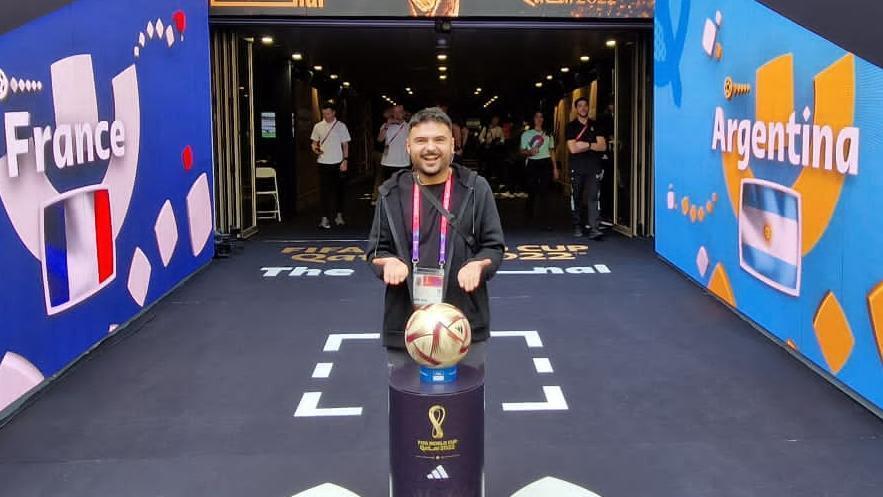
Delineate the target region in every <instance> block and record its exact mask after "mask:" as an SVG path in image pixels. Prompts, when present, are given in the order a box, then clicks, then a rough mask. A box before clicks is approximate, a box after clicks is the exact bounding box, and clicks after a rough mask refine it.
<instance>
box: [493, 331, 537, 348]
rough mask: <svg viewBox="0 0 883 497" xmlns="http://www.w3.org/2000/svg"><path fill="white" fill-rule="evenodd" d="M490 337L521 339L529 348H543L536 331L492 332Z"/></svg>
mask: <svg viewBox="0 0 883 497" xmlns="http://www.w3.org/2000/svg"><path fill="white" fill-rule="evenodd" d="M491 336H492V337H523V338H524V341H525V342H526V343H527V346H528V347H529V348H532V349H534V348H539V347H542V346H543V341H542V340H541V339H540V334H539V333H537V331H536V330H526V331H492V332H491Z"/></svg>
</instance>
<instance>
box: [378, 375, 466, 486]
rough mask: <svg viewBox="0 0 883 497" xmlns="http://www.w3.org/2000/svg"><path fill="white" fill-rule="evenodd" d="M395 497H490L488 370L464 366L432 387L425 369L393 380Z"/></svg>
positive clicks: (391, 440)
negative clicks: (487, 487) (486, 442)
mask: <svg viewBox="0 0 883 497" xmlns="http://www.w3.org/2000/svg"><path fill="white" fill-rule="evenodd" d="M389 455H390V497H448V496H457V497H482V496H483V495H484V478H483V473H484V371H483V370H481V369H478V368H476V367H473V366H469V365H465V364H460V365H459V366H458V371H457V377H456V379H455V380H453V381H450V382H446V383H428V382H425V381H421V379H420V366H418V365H417V364H405V365H403V366H399V367H396V368H395V369H393V371H392V373H391V375H390V379H389Z"/></svg>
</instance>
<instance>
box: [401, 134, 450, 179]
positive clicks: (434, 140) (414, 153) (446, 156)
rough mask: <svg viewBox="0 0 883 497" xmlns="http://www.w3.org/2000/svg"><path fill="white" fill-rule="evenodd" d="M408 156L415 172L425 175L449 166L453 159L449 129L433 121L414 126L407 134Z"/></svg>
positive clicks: (435, 172) (433, 173)
mask: <svg viewBox="0 0 883 497" xmlns="http://www.w3.org/2000/svg"><path fill="white" fill-rule="evenodd" d="M408 155H410V156H411V164H413V165H414V167H415V168H416V169H417V171H418V172H421V173H423V174H426V175H435V174H437V173H438V172H439V171H441V170H442V169H443V168H445V167H448V166H450V165H451V162H452V160H453V157H454V137H453V135H452V134H451V128H449V127H447V126H446V125H444V124H442V123H438V122H435V121H426V122H424V123H420V124H418V125H416V126H414V127H413V128H412V129H411V132H410V133H409V134H408Z"/></svg>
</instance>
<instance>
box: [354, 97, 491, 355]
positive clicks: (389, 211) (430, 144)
mask: <svg viewBox="0 0 883 497" xmlns="http://www.w3.org/2000/svg"><path fill="white" fill-rule="evenodd" d="M451 128H452V126H451V120H450V118H449V117H448V116H447V115H446V114H445V113H444V112H442V111H441V109H438V108H430V109H424V110H422V111H420V112H418V113H416V114H414V117H413V118H412V119H411V122H410V123H409V132H408V154H409V155H410V157H411V164H412V166H413V170H412V169H408V170H402V171H398V172H396V173H394V174H393V176H392V177H391V178H390V179H388V180H387V181H386V182H384V183H383V185H381V186H380V190H379V192H380V196H379V199H378V202H377V208H376V210H375V212H374V222H373V225H372V227H371V233H370V238H369V241H368V248H367V254H368V257H367V259H368V262H369V263H371V266H372V268H373V269H374V271H375V274H376V275H377V276H378V277H379V278H380V279H382V280H383V282H384V283H385V284H386V296H385V309H384V313H383V344H384V345H385V346H386V347H389V348H394V349H401V348H404V346H405V341H404V329H405V324H406V323H407V320H408V318H409V317H410V315H411V313H413V312H414V305H415V303H416V302H415V300H418V299H419V298H421V297H420V292H415V288H414V287H415V282H414V278H413V275H414V272H415V271H414V270H415V269H417V268H419V269H420V270H421V271H426V270H432V271H436V270H439V269H440V270H441V272H443V274H442V275H441V278H442V280H443V281H442V283H441V293H440V298H441V301H442V302H445V303H448V304H451V305H453V306H455V307H457V308H459V309H460V310H461V311H462V312H463V314H465V315H466V317H467V319H469V324H470V325H471V326H472V340H473V341H474V342H480V341H483V340H485V339H487V338H488V337H489V336H490V304H489V297H488V290H487V281H488V280H489V279H490V278H492V277H493V275H494V274H495V273H496V271H497V268H499V266H500V263H501V262H502V260H503V251H504V248H505V242H504V240H503V228H502V226H501V223H500V216H499V214H498V212H497V206H496V203H495V201H494V195H493V192H492V191H491V188H490V185H488V182H487V181H486V180H485V179H484V178H483V177H481V176H479V175H478V174H477V173H476V172H475V171H472V170H470V169H468V168H465V167H462V166H460V165H458V164H455V163H453V157H454V138H453V134H452V131H451ZM448 185H450V201H449V202H446V201H445V197H446V196H447V195H445V190H446V189H448V188H449V187H448ZM421 190H423V191H421ZM428 196H433V197H435V199H436V200H437V203H438V204H440V206H441V207H444V206H445V203H449V206H448V207H446V209H447V211H448V212H449V213H451V214H452V216H453V217H452V219H451V221H450V222H449V223H448V224H447V228H446V229H445V232H446V244H445V245H444V247H445V252H444V253H441V252H442V251H441V248H442V245H441V241H442V238H441V233H442V232H443V231H442V223H441V220H442V215H441V211H440V209H438V208H436V207H435V206H434V205H433V203H432V202H431V201H429V199H428V198H427V197H428ZM415 206H416V209H419V210H418V212H419V213H420V215H419V216H413V214H414V211H415ZM415 217H416V218H417V219H415ZM412 226H417V227H418V229H419V235H418V236H417V237H416V239H415V237H414V236H413V232H414V228H413V227H412ZM415 241H416V242H417V243H416V253H415V249H414V247H415V245H414V242H415Z"/></svg>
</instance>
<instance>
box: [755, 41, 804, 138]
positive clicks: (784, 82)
mask: <svg viewBox="0 0 883 497" xmlns="http://www.w3.org/2000/svg"><path fill="white" fill-rule="evenodd" d="M755 78H756V79H755V83H756V87H757V88H756V90H755V97H754V117H755V119H756V120H757V121H763V122H767V123H769V122H777V123H785V122H788V117H790V116H791V113H792V112H794V55H793V54H790V53H789V54H785V55H780V56H778V57H776V58H775V59H773V60H771V61H769V62H767V63H766V64H764V65H762V66H760V67H759V68H758V69H757V72H756V73H755ZM786 146H787V144H786Z"/></svg>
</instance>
